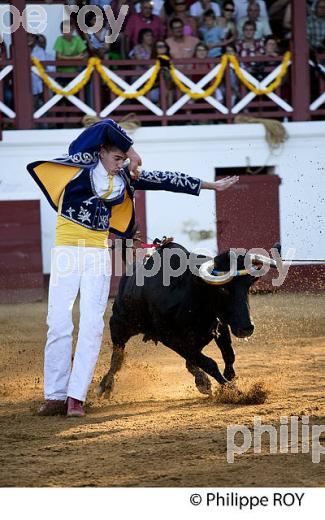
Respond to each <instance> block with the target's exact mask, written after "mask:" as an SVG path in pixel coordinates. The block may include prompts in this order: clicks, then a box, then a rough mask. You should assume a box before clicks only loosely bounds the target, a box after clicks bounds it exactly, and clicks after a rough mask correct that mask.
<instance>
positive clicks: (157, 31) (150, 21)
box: [125, 0, 165, 49]
mask: <svg viewBox="0 0 325 520" xmlns="http://www.w3.org/2000/svg"><path fill="white" fill-rule="evenodd" d="M152 9H153V4H152V2H150V1H148V0H142V2H141V11H140V13H135V14H133V15H131V16H130V18H129V20H128V22H127V24H126V27H125V35H126V36H127V38H128V43H129V47H130V49H132V48H133V47H134V46H135V45H136V44H137V42H138V36H139V32H140V31H141V29H151V30H152V32H153V35H154V39H155V40H158V39H160V38H163V37H164V36H165V28H164V26H163V24H162V21H161V20H160V18H159V16H156V15H154V14H152Z"/></svg>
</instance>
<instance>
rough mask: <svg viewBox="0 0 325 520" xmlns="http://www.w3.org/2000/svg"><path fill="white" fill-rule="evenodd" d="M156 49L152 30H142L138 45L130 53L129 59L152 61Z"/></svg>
mask: <svg viewBox="0 0 325 520" xmlns="http://www.w3.org/2000/svg"><path fill="white" fill-rule="evenodd" d="M153 48H154V38H153V32H152V30H151V29H141V31H140V32H139V36H138V44H137V45H136V46H135V47H133V49H132V51H130V53H129V58H131V59H135V60H150V59H151V56H152V53H153Z"/></svg>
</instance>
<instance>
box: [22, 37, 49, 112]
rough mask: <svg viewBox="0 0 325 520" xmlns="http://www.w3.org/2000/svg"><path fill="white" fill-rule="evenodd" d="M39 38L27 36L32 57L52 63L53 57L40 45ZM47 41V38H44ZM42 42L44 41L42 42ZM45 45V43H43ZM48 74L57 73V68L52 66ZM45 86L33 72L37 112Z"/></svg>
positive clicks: (33, 90)
mask: <svg viewBox="0 0 325 520" xmlns="http://www.w3.org/2000/svg"><path fill="white" fill-rule="evenodd" d="M39 36H40V35H36V34H31V33H28V35H27V44H28V48H29V51H30V54H31V56H32V57H34V58H37V59H38V60H40V61H52V60H53V56H51V55H50V54H49V53H48V52H46V50H45V49H44V48H43V47H41V46H40V45H39ZM44 39H45V37H44ZM41 41H42V40H41ZM43 44H44V41H43ZM45 47H46V39H45ZM46 71H47V72H52V71H53V72H55V67H54V66H50V67H46ZM43 90H44V86H43V80H42V78H40V77H39V76H38V75H37V74H35V73H34V72H32V94H33V98H34V108H35V110H37V109H38V108H39V107H40V106H41V103H42V94H43Z"/></svg>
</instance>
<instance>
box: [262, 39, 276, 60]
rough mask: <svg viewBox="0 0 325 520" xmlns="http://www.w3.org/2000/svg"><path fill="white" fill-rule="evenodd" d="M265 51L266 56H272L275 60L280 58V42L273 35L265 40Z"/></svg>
mask: <svg viewBox="0 0 325 520" xmlns="http://www.w3.org/2000/svg"><path fill="white" fill-rule="evenodd" d="M264 49H265V56H272V57H273V58H277V57H278V56H279V48H278V42H277V40H276V38H275V36H273V34H271V35H270V36H267V37H266V38H265V40H264Z"/></svg>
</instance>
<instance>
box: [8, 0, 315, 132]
mask: <svg viewBox="0 0 325 520" xmlns="http://www.w3.org/2000/svg"><path fill="white" fill-rule="evenodd" d="M11 3H12V4H13V5H15V7H17V8H18V9H19V10H20V11H21V12H22V11H23V9H24V6H25V4H26V2H25V0H13V1H12V2H11ZM292 8H293V9H292V33H293V39H292V41H291V44H290V50H291V56H292V58H291V61H290V63H289V67H288V71H287V73H286V75H285V77H284V79H283V82H282V83H281V85H279V86H277V88H276V89H275V90H274V91H272V92H269V91H267V92H265V94H264V95H260V94H257V93H256V92H254V89H257V90H262V91H264V90H265V89H268V87H269V85H270V84H272V82H273V81H274V80H275V79H276V78H277V76H278V75H279V73H280V71H281V62H283V56H282V57H281V56H279V57H267V56H254V57H246V58H240V59H239V60H238V61H239V73H240V75H241V79H238V78H237V79H236V90H237V92H236V96H234V80H233V77H234V69H236V66H235V63H234V62H233V61H230V60H228V63H227V64H226V67H225V70H224V75H223V79H222V83H221V85H220V90H221V92H222V95H223V97H222V99H220V96H219V97H218V98H216V95H215V94H214V93H211V95H209V96H207V97H202V99H194V98H195V97H197V96H195V95H196V94H200V93H201V94H202V91H203V90H205V89H208V88H209V87H210V86H211V83H213V82H214V80H215V77H216V75H218V73H219V72H220V69H221V68H222V63H223V61H222V60H223V57H221V58H219V57H218V58H213V59H205V60H199V59H193V58H191V59H187V60H173V64H174V67H175V75H176V77H177V79H178V80H179V81H181V83H182V84H183V85H184V86H185V87H187V88H188V89H190V90H191V93H190V94H189V93H188V92H186V90H185V91H184V89H183V91H182V92H181V91H180V89H179V86H177V85H175V82H173V85H172V95H171V92H170V86H168V87H167V86H166V81H165V75H164V74H162V73H160V74H159V76H158V77H157V80H156V81H155V82H153V85H155V87H156V89H157V85H158V87H159V100H158V102H157V100H156V99H155V100H153V99H151V97H152V96H151V93H150V91H148V92H145V93H144V94H143V95H140V96H138V95H137V94H135V91H137V90H138V89H142V88H143V86H144V85H146V83H147V82H148V81H150V78H152V74H153V72H154V70H155V67H156V63H155V61H154V60H149V61H148V60H103V61H102V62H101V65H102V67H101V71H102V73H104V74H101V73H100V70H99V67H97V66H94V62H91V61H90V62H88V60H86V59H85V60H80V59H79V60H73V59H71V60H70V61H69V62H67V61H66V60H65V61H64V62H63V61H58V60H56V61H54V62H53V61H52V62H42V66H43V67H45V68H46V66H47V65H52V66H53V65H55V66H56V67H60V66H63V65H71V66H75V67H78V71H77V72H76V73H71V72H59V71H58V70H56V72H47V75H48V77H49V80H48V82H47V84H45V83H44V91H43V99H42V104H41V106H39V108H38V109H37V110H34V109H33V99H32V92H31V70H32V71H33V73H34V74H38V75H40V73H41V72H40V69H39V68H37V66H36V65H35V63H31V59H30V55H29V50H28V47H27V35H26V32H25V31H24V29H23V28H20V29H19V30H17V31H16V32H15V33H14V34H13V35H12V39H13V46H12V48H13V55H12V59H9V57H6V58H4V59H1V70H0V111H1V112H2V122H3V125H5V127H6V128H16V129H24V128H26V129H28V128H44V126H45V127H48V128H51V127H52V128H53V127H57V126H58V125H59V126H63V125H64V126H66V125H68V126H78V125H79V124H80V123H81V120H82V118H83V116H84V115H85V114H86V115H91V116H99V117H107V116H109V115H113V116H114V118H115V119H116V120H120V119H122V118H123V117H125V114H126V113H128V112H131V111H132V112H134V113H135V114H136V117H137V119H138V120H139V121H141V122H142V124H148V125H169V124H184V123H189V122H200V121H201V122H207V121H210V122H229V123H231V122H233V119H234V117H235V116H236V115H237V114H238V113H242V112H244V113H253V115H254V116H258V117H264V118H279V119H281V120H288V121H308V120H310V119H321V118H323V116H324V114H325V109H324V106H323V105H324V102H325V94H324V56H323V55H319V54H315V56H314V59H311V58H310V55H309V48H308V43H307V11H306V5H305V4H304V2H299V1H297V0H293V2H292ZM91 64H93V66H91ZM198 64H199V65H200V75H201V78H200V79H199V81H197V78H198V74H197V71H196V65H198ZM204 65H206V70H205V71H204V69H202V66H204ZM162 68H165V69H166V67H162ZM90 69H93V70H92V72H91V74H90ZM310 71H312V74H313V78H314V80H315V81H316V87H315V85H313V88H312V89H311V88H310V84H309V82H308V81H304V80H302V78H308V77H309V75H310ZM237 72H238V67H237ZM105 76H106V80H107V77H108V81H105ZM103 77H104V80H103ZM193 78H194V79H195V80H194V81H193ZM62 80H63V82H64V83H67V84H66V85H65V87H64V91H65V92H69V91H72V93H70V95H68V96H64V92H62V89H63V87H61V84H62ZM86 80H87V81H86ZM88 80H89V81H88ZM243 80H244V81H245V80H246V85H245V84H244V83H243ZM8 82H10V83H11V84H12V87H13V88H11V92H12V94H11V96H12V97H11V99H10V95H8V92H9V90H8ZM247 82H248V84H249V85H250V88H247ZM107 83H108V85H107ZM80 84H81V87H80ZM21 85H24V88H23V89H22V88H21ZM114 85H115V87H114ZM153 85H152V86H153ZM6 86H7V90H6ZM76 87H78V88H76ZM79 87H80V90H79ZM56 89H57V92H55V90H56ZM112 89H113V90H112ZM53 90H54V92H53ZM252 90H253V91H252ZM6 92H7V94H6ZM193 94H194V96H193ZM133 96H137V97H133ZM63 97H65V103H64V104H63V103H62V104H59V102H60V101H61V100H62V99H63Z"/></svg>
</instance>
